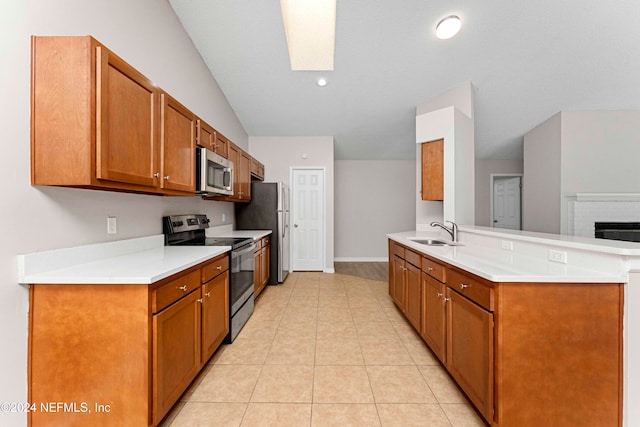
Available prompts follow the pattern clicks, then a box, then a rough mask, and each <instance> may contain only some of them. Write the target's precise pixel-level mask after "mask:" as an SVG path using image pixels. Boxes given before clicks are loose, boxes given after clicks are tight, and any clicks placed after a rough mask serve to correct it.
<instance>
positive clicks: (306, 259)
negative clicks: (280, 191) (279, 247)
mask: <svg viewBox="0 0 640 427" xmlns="http://www.w3.org/2000/svg"><path fill="white" fill-rule="evenodd" d="M324 194H325V188H324V169H293V170H292V181H291V227H292V228H291V232H292V238H293V243H292V247H291V252H292V261H293V265H292V270H294V271H296V270H297V271H300V270H303V271H322V270H323V269H324V268H323V267H324V230H325V212H324V209H325V207H324Z"/></svg>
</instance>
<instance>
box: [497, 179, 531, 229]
mask: <svg viewBox="0 0 640 427" xmlns="http://www.w3.org/2000/svg"><path fill="white" fill-rule="evenodd" d="M517 177H520V185H521V186H522V187H521V189H520V229H521V230H522V188H524V182H523V181H524V174H521V173H492V174H490V175H489V222H490V223H491V224H490V225H489V226H490V227H492V228H493V224H494V222H493V197H494V195H493V184H494V183H495V181H496V178H498V179H504V178H517Z"/></svg>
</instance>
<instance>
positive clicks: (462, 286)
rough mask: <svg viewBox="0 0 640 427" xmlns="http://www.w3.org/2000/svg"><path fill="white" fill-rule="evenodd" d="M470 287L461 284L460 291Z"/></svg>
mask: <svg viewBox="0 0 640 427" xmlns="http://www.w3.org/2000/svg"><path fill="white" fill-rule="evenodd" d="M468 287H469V285H465V284H464V283H460V289H464V288H468Z"/></svg>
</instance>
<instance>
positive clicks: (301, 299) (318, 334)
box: [162, 272, 485, 427]
mask: <svg viewBox="0 0 640 427" xmlns="http://www.w3.org/2000/svg"><path fill="white" fill-rule="evenodd" d="M484 425H485V424H484V423H483V421H482V419H481V418H480V417H479V416H478V415H477V414H476V413H475V411H474V410H473V409H472V408H471V407H470V405H469V403H468V401H467V400H466V398H465V397H464V395H463V394H462V393H461V392H460V391H459V390H458V388H457V387H456V386H455V384H454V383H453V381H452V380H451V378H450V377H449V375H448V374H447V372H446V371H445V370H444V369H443V368H442V366H441V365H440V363H439V362H438V361H437V359H436V358H435V356H434V355H433V354H432V353H431V351H430V350H429V349H428V348H427V346H426V345H425V344H424V342H423V341H422V339H421V338H420V336H419V335H418V334H416V332H415V331H414V330H413V328H412V327H411V326H410V325H409V323H408V322H407V321H406V320H405V318H404V316H403V315H402V313H400V312H399V311H398V309H397V308H396V307H395V305H394V304H393V302H392V301H391V299H390V297H389V295H388V291H387V284H386V283H385V282H379V281H373V280H367V279H362V278H358V277H354V276H347V275H341V274H323V273H312V272H297V273H292V274H290V275H289V277H288V278H287V280H286V281H285V283H283V284H282V285H278V286H267V288H265V290H264V292H263V294H262V295H261V296H260V297H259V298H258V300H257V301H256V307H255V312H254V314H253V316H252V317H251V319H249V322H248V323H247V324H246V325H245V327H244V328H243V329H242V331H241V332H240V334H239V335H238V337H237V338H236V339H235V341H234V342H233V344H230V345H223V346H222V347H221V348H220V349H219V350H218V351H217V352H216V354H215V355H214V356H213V358H212V359H211V361H210V362H209V363H208V364H207V366H206V367H205V368H204V369H203V370H202V372H201V374H200V375H199V376H198V378H196V380H195V381H194V383H193V384H192V386H191V387H190V388H189V389H188V390H187V392H185V394H184V395H183V396H182V398H181V400H180V402H179V403H178V404H176V406H175V407H174V408H173V409H172V411H171V413H170V414H169V415H168V416H167V418H166V419H165V421H164V422H163V423H162V427H168V426H171V427H182V426H189V427H193V426H261V427H262V426H278V427H281V426H313V427H324V426H402V427H407V426H421V427H423V426H453V427H463V426H464V427H467V426H484Z"/></svg>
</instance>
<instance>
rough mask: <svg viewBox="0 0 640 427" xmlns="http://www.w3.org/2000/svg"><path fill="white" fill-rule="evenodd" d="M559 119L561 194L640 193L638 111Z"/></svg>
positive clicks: (565, 115) (566, 115) (575, 114)
mask: <svg viewBox="0 0 640 427" xmlns="http://www.w3.org/2000/svg"><path fill="white" fill-rule="evenodd" d="M561 116H562V137H561V139H562V192H563V194H565V193H566V194H575V193H581V192H590V193H640V173H638V171H639V169H640V168H639V164H638V160H639V159H640V111H570V112H562V113H561Z"/></svg>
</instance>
